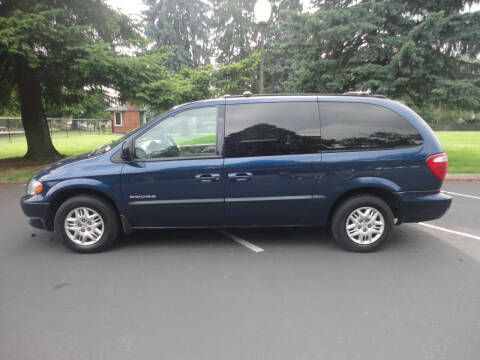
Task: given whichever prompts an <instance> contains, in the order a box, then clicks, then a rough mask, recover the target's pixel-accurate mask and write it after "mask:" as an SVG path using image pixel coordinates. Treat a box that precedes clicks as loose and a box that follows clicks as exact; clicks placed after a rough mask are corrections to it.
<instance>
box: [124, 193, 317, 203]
mask: <svg viewBox="0 0 480 360" xmlns="http://www.w3.org/2000/svg"><path fill="white" fill-rule="evenodd" d="M311 199H325V196H324V195H313V196H312V195H296V196H261V197H241V198H226V199H222V198H215V199H178V200H175V199H173V200H144V201H131V202H129V203H128V205H167V204H202V203H203V204H209V203H222V202H247V201H279V200H280V201H281V200H311Z"/></svg>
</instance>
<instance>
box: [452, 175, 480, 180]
mask: <svg viewBox="0 0 480 360" xmlns="http://www.w3.org/2000/svg"><path fill="white" fill-rule="evenodd" d="M445 180H446V181H480V174H447V177H446V178H445Z"/></svg>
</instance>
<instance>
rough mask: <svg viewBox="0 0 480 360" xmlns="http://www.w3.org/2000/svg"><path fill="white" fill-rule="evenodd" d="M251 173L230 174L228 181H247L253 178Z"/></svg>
mask: <svg viewBox="0 0 480 360" xmlns="http://www.w3.org/2000/svg"><path fill="white" fill-rule="evenodd" d="M252 175H253V174H252V173H251V172H238V173H229V174H228V179H229V180H230V181H247V180H250V178H251V177H252Z"/></svg>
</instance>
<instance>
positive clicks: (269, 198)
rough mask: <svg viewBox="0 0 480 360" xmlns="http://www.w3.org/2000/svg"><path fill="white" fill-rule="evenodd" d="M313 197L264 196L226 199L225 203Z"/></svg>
mask: <svg viewBox="0 0 480 360" xmlns="http://www.w3.org/2000/svg"><path fill="white" fill-rule="evenodd" d="M311 198H312V195H297V196H263V197H241V198H226V199H225V202H243V201H278V200H308V199H311Z"/></svg>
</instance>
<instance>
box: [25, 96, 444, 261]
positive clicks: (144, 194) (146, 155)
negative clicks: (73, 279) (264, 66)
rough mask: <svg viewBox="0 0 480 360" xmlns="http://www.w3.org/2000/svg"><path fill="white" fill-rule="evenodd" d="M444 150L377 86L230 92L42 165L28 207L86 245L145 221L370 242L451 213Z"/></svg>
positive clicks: (346, 243) (365, 245)
mask: <svg viewBox="0 0 480 360" xmlns="http://www.w3.org/2000/svg"><path fill="white" fill-rule="evenodd" d="M446 169H447V155H446V154H445V153H444V151H443V149H442V146H441V145H440V143H439V141H438V139H437V138H436V136H435V135H434V133H433V132H432V130H431V129H430V127H429V126H428V125H427V124H426V123H425V121H424V120H422V119H421V118H420V117H419V116H418V115H417V114H416V113H415V112H414V111H412V110H411V109H409V108H408V107H406V106H405V105H402V104H400V103H398V102H395V101H391V100H388V99H386V98H384V97H380V96H350V95H347V96H346V95H295V96H287V95H283V96H225V97H222V98H219V99H212V100H204V101H198V102H194V103H189V104H185V105H181V106H178V107H175V108H174V109H172V110H170V111H168V112H166V113H165V114H163V115H162V116H160V117H159V118H158V119H156V120H154V121H152V122H150V123H148V124H147V125H146V126H144V127H143V128H140V129H137V130H135V131H134V132H132V133H129V134H127V135H125V136H124V137H123V138H122V139H120V140H118V141H115V142H113V143H110V144H107V145H104V146H102V147H99V148H97V149H96V150H94V151H92V152H90V153H86V154H82V155H78V156H74V157H71V158H68V159H64V160H61V161H58V162H56V163H54V164H52V165H50V166H48V167H46V168H44V169H42V170H40V171H39V172H37V173H36V174H35V175H33V177H32V178H31V179H30V181H29V183H28V185H27V194H26V195H25V196H24V197H23V198H22V199H21V206H22V209H23V212H24V213H25V215H26V216H28V217H29V218H30V224H31V225H32V226H35V227H39V228H42V229H46V230H50V231H52V230H54V231H55V233H56V235H57V237H58V239H59V240H61V241H62V243H63V244H64V245H66V246H67V247H69V248H70V249H73V250H75V251H78V252H84V253H89V252H96V251H101V250H104V249H106V248H108V247H109V246H111V245H112V244H113V243H114V241H115V239H116V238H117V237H118V236H119V235H120V234H121V233H125V234H128V233H130V232H131V231H133V230H135V229H159V228H205V227H208V228H223V227H275V226H327V225H328V226H330V228H331V231H332V234H333V236H334V238H335V239H336V241H337V242H338V243H339V244H340V245H342V246H343V247H344V248H346V249H349V250H352V251H372V250H374V249H377V248H378V247H379V246H380V245H381V244H382V243H383V242H384V241H385V240H387V239H388V237H389V236H390V234H391V232H392V228H393V227H394V225H395V224H397V225H398V224H401V223H404V222H419V221H426V220H433V219H437V218H439V217H441V216H442V215H443V214H444V213H445V212H446V211H447V210H448V208H449V206H450V203H451V198H450V197H449V196H447V195H445V194H443V193H442V192H440V187H441V185H442V181H443V179H444V177H445V174H446Z"/></svg>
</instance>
